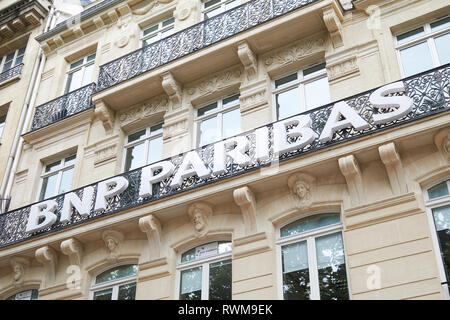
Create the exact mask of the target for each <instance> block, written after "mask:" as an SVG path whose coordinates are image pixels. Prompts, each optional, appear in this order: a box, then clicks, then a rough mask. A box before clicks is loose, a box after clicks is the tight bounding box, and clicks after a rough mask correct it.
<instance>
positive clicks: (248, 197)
mask: <svg viewBox="0 0 450 320" xmlns="http://www.w3.org/2000/svg"><path fill="white" fill-rule="evenodd" d="M233 197H234V202H236V204H237V205H238V206H239V207H240V208H241V212H242V217H243V218H244V227H245V235H250V234H254V233H256V198H255V195H254V194H253V192H252V190H251V189H250V188H249V187H247V186H245V187H242V188H239V189H235V190H234V191H233Z"/></svg>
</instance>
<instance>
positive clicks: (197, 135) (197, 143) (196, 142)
mask: <svg viewBox="0 0 450 320" xmlns="http://www.w3.org/2000/svg"><path fill="white" fill-rule="evenodd" d="M236 95H238V96H240V93H239V92H235V93H233V94H230V95H227V96H226V97H223V98H221V99H217V100H212V101H210V102H208V103H205V104H202V105H201V106H200V107H198V108H196V110H195V127H194V137H195V139H194V148H199V147H201V146H200V133H201V131H200V125H201V123H202V121H204V120H208V119H210V118H214V117H215V116H217V122H218V124H217V128H216V129H217V138H216V140H215V141H214V142H217V141H220V140H223V139H225V138H224V137H223V135H222V132H223V114H224V113H227V112H229V111H233V110H236V109H239V115H240V118H241V117H242V115H241V111H240V106H241V104H240V100H239V97H238V99H237V100H236V102H235V103H233V104H231V105H229V106H227V107H226V108H224V107H223V100H225V99H227V98H231V97H233V96H236ZM215 102H217V109H216V110H215V111H214V112H212V113H209V114H206V115H203V116H200V117H199V116H198V111H199V110H200V109H202V108H204V107H207V106H209V105H210V104H213V103H215ZM241 124H242V123H241ZM241 124H240V132H242V126H241Z"/></svg>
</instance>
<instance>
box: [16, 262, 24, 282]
mask: <svg viewBox="0 0 450 320" xmlns="http://www.w3.org/2000/svg"><path fill="white" fill-rule="evenodd" d="M13 270H14V280H16V281H17V280H19V279H20V278H21V277H22V275H23V271H24V270H23V267H22V266H21V265H20V264H18V263H16V264H15V265H14V267H13Z"/></svg>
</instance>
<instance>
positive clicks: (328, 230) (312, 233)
mask: <svg viewBox="0 0 450 320" xmlns="http://www.w3.org/2000/svg"><path fill="white" fill-rule="evenodd" d="M327 213H338V212H330V211H323V212H316V213H313V214H309V215H305V216H302V217H295V218H293V219H290V220H289V221H288V222H286V223H284V224H282V225H280V226H279V227H278V228H277V240H276V242H275V244H276V255H277V270H278V272H277V280H278V286H277V288H278V299H279V300H284V292H283V263H282V259H283V257H282V250H281V247H283V246H285V245H289V244H293V243H299V242H303V241H306V247H307V250H308V251H307V252H308V271H309V286H310V290H311V294H310V300H320V289H319V274H318V272H317V256H316V241H315V239H316V238H318V237H321V236H325V235H329V234H335V233H338V232H340V233H341V236H342V246H343V248H344V259H345V274H346V277H347V288H348V296H349V300H351V298H352V296H351V291H350V277H349V273H348V272H349V270H348V265H347V264H348V259H347V252H346V250H345V240H344V232H343V224H342V215H341V214H340V220H341V221H340V222H339V223H334V224H331V225H327V226H324V227H321V228H316V229H312V230H308V231H306V232H302V233H299V234H296V235H292V236H287V237H281V229H282V228H284V227H285V226H287V225H289V224H290V223H292V222H295V221H298V220H302V219H304V218H308V217H314V216H320V215H322V214H327Z"/></svg>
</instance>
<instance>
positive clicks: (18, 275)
mask: <svg viewBox="0 0 450 320" xmlns="http://www.w3.org/2000/svg"><path fill="white" fill-rule="evenodd" d="M10 263H11V268H12V269H13V284H14V286H15V287H16V288H17V287H20V286H22V284H23V281H24V278H25V271H26V268H27V267H28V266H29V265H30V261H29V259H28V258H24V257H14V258H12V259H11V260H10Z"/></svg>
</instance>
